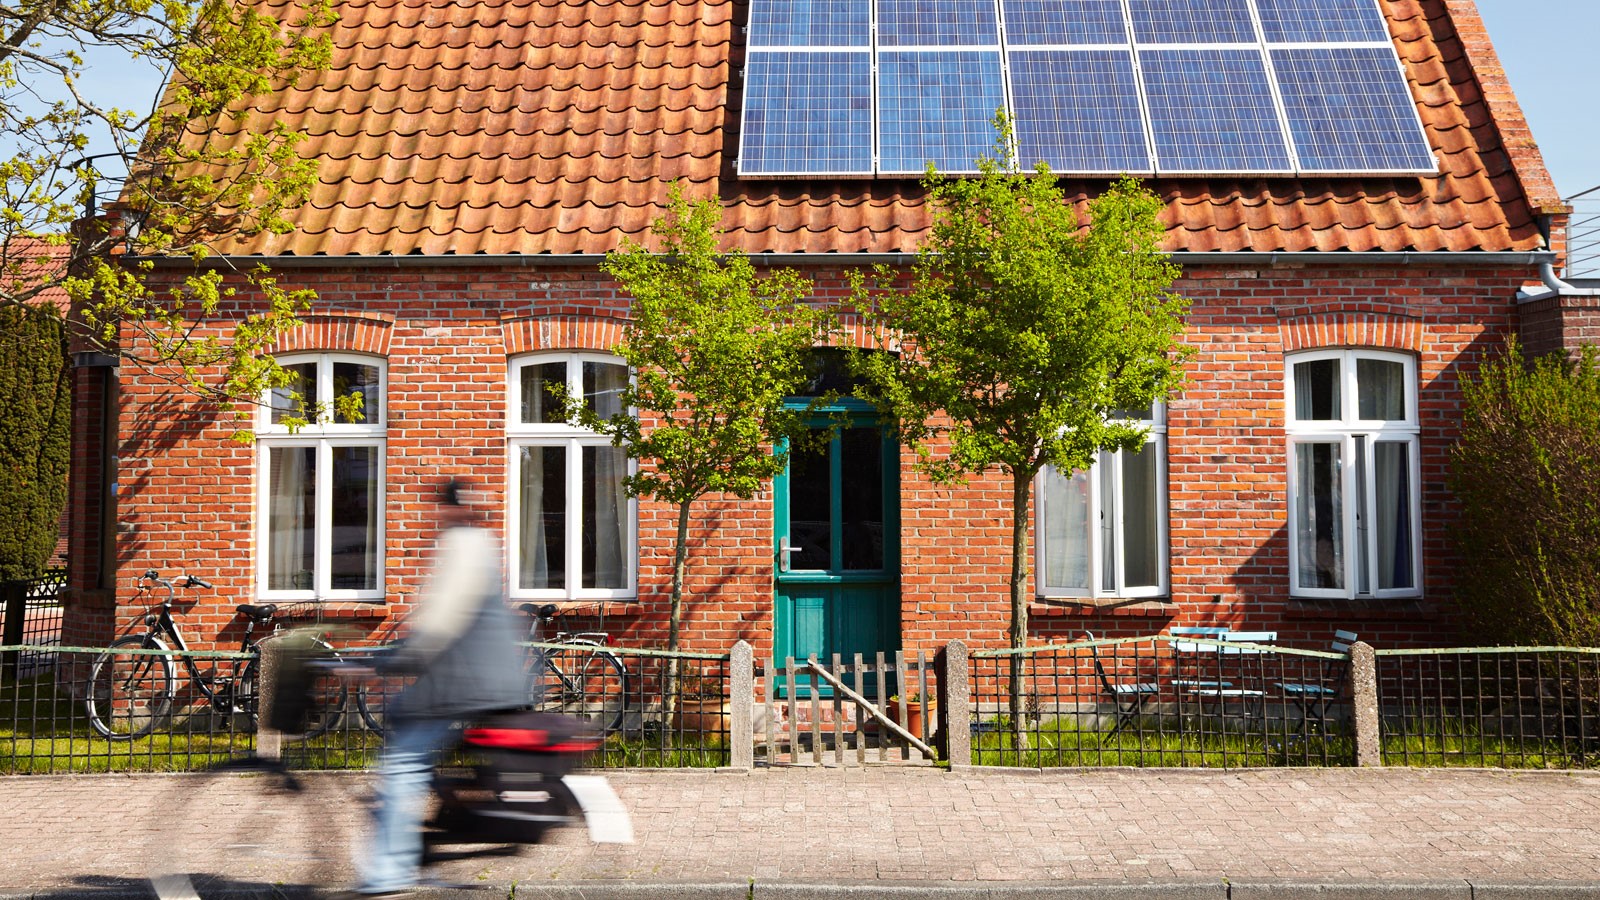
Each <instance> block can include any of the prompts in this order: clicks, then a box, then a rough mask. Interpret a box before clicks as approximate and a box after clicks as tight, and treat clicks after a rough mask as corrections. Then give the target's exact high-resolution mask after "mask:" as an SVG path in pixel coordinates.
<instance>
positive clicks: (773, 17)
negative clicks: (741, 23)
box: [750, 0, 872, 47]
mask: <svg viewBox="0 0 1600 900" xmlns="http://www.w3.org/2000/svg"><path fill="white" fill-rule="evenodd" d="M750 46H751V47H870V46H872V7H871V4H870V2H869V0H784V2H765V3H753V4H751V8H750Z"/></svg>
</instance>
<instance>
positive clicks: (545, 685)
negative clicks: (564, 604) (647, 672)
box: [533, 641, 628, 732]
mask: <svg viewBox="0 0 1600 900" xmlns="http://www.w3.org/2000/svg"><path fill="white" fill-rule="evenodd" d="M539 671H540V674H539V677H536V678H535V679H534V686H533V708H534V709H536V710H541V711H545V712H559V713H562V714H564V715H569V716H576V717H577V718H580V719H583V720H585V721H587V722H589V723H591V724H593V725H594V726H596V727H597V728H600V729H602V730H604V731H606V732H612V731H616V730H618V729H620V728H621V727H622V720H623V717H624V715H625V714H626V712H627V701H628V672H627V670H626V669H624V668H623V667H622V660H620V659H618V658H617V657H616V655H615V654H613V653H612V652H611V651H609V650H606V649H605V648H604V647H602V646H600V645H599V644H596V643H593V642H590V641H569V642H566V643H565V644H563V646H562V647H561V649H559V650H546V651H545V652H544V655H543V665H542V666H541V667H540V670H539Z"/></svg>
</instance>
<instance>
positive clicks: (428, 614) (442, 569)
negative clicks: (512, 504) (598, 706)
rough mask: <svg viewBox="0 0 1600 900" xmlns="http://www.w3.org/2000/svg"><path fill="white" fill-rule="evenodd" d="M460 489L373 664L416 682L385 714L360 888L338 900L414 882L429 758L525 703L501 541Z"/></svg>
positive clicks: (453, 485)
mask: <svg viewBox="0 0 1600 900" xmlns="http://www.w3.org/2000/svg"><path fill="white" fill-rule="evenodd" d="M466 490H467V485H465V484H464V483H463V482H461V481H458V480H455V479H451V480H450V481H449V482H447V483H446V484H445V485H444V486H443V487H442V488H441V489H440V491H439V496H438V516H439V520H440V525H441V528H442V531H441V533H440V535H439V539H438V543H437V545H436V546H435V548H434V554H433V570H432V573H431V575H430V577H429V578H428V581H427V585H426V588H425V589H424V590H423V592H422V594H421V596H420V601H419V604H418V606H417V607H416V608H415V609H414V610H413V611H412V613H411V616H410V619H409V624H410V632H409V634H407V635H406V638H405V640H403V641H401V642H400V643H399V644H398V645H396V647H395V648H394V651H393V652H392V653H389V654H387V655H384V656H381V657H379V658H377V659H376V660H375V661H374V668H375V669H376V670H377V672H378V674H381V675H414V676H416V679H415V681H414V682H413V683H412V684H411V686H410V687H407V688H406V689H405V690H404V691H403V692H402V693H401V694H400V695H399V696H398V697H396V698H395V699H394V700H393V701H391V702H390V703H389V704H388V706H387V708H386V714H387V716H388V721H389V723H390V732H389V736H388V741H387V742H386V744H385V746H384V751H383V759H382V762H381V765H380V769H379V784H378V804H377V806H376V808H375V809H374V811H373V825H374V832H373V839H372V842H371V844H370V845H369V846H368V850H367V853H366V855H365V857H364V858H362V859H360V860H358V865H359V868H360V871H361V882H360V884H359V885H358V886H357V887H356V888H355V889H354V890H352V891H348V892H345V896H351V897H396V896H402V895H404V894H407V893H410V891H411V890H412V889H413V888H415V887H416V886H417V884H418V880H419V878H420V871H419V870H420V869H421V866H422V850H423V846H422V813H423V806H424V804H425V803H426V800H427V794H428V790H429V781H430V779H431V778H432V774H433V765H434V758H435V756H437V754H438V752H439V751H440V750H441V749H443V748H444V747H445V746H447V745H448V744H449V743H450V740H451V726H452V724H453V723H455V722H458V721H460V720H462V719H466V718H471V717H473V716H475V715H478V714H482V713H486V712H493V711H496V710H505V709H514V708H517V707H519V706H522V705H524V704H526V703H527V702H528V681H527V675H526V674H525V673H524V667H525V665H526V660H525V659H524V654H523V651H522V648H521V647H520V646H518V644H517V642H516V635H517V627H518V623H517V621H516V619H515V617H514V616H512V614H511V612H510V610H509V609H507V608H506V604H505V601H504V581H503V579H502V576H501V571H500V545H499V543H498V542H497V541H496V540H495V539H494V536H493V535H492V534H490V533H489V531H488V530H487V529H485V528H483V527H482V525H481V521H480V519H481V517H480V516H479V515H478V514H477V513H476V512H475V511H474V510H473V509H472V508H471V507H470V506H469V505H468V503H467V498H466V496H465V494H466Z"/></svg>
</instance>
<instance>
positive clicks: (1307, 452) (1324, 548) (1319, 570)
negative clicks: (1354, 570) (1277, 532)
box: [1294, 444, 1344, 589]
mask: <svg viewBox="0 0 1600 900" xmlns="http://www.w3.org/2000/svg"><path fill="white" fill-rule="evenodd" d="M1294 453H1295V482H1296V483H1295V487H1296V489H1297V490H1298V491H1299V496H1298V497H1297V498H1295V499H1296V500H1297V501H1298V508H1297V510H1296V512H1295V523H1294V526H1295V538H1294V539H1295V549H1296V550H1297V551H1298V554H1299V563H1300V565H1299V571H1298V572H1296V573H1295V584H1296V585H1298V586H1299V587H1303V588H1334V589H1338V588H1343V587H1344V524H1343V523H1344V500H1343V496H1342V495H1341V493H1340V490H1339V475H1340V466H1341V463H1342V460H1341V459H1340V456H1341V450H1340V447H1339V445H1338V444H1296V445H1295V448H1294Z"/></svg>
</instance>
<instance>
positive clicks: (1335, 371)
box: [1294, 359, 1343, 422]
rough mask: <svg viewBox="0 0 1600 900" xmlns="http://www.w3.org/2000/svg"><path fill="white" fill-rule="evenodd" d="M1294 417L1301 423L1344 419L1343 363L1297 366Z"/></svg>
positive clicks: (1319, 361)
mask: <svg viewBox="0 0 1600 900" xmlns="http://www.w3.org/2000/svg"><path fill="white" fill-rule="evenodd" d="M1294 417H1295V419H1297V420H1299V421H1301V422H1310V421H1333V420H1337V419H1340V418H1343V414H1342V413H1341V411H1340V403H1339V361H1338V360H1337V359H1314V360H1311V361H1310V362H1303V363H1295V366H1294Z"/></svg>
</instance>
